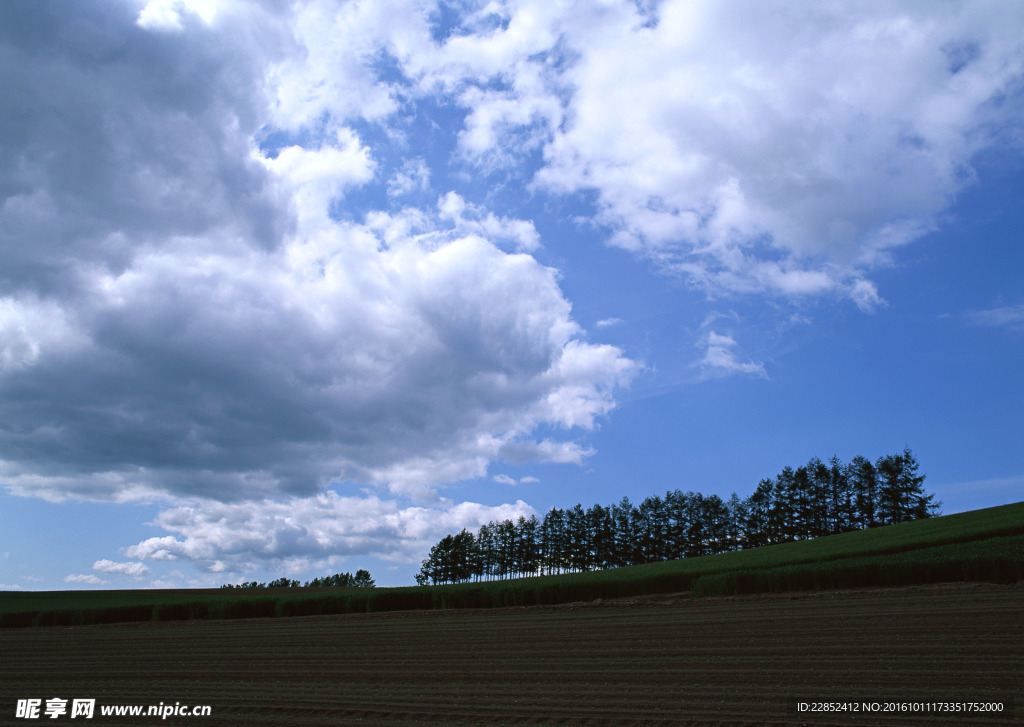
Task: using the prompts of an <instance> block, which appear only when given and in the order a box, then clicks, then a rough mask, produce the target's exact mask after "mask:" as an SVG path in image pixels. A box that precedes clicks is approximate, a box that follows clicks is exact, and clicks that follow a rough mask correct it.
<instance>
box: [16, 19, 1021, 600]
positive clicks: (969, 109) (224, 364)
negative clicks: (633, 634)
mask: <svg viewBox="0 0 1024 727" xmlns="http://www.w3.org/2000/svg"><path fill="white" fill-rule="evenodd" d="M1022 31H1024V6H1020V5H1019V4H1016V3H1006V2H996V3H956V2H935V3H929V4H924V5H923V4H921V3H899V2H896V3H889V4H886V5H884V6H883V5H864V4H863V3H834V4H830V5H828V6H827V7H826V6H813V5H810V4H804V3H797V4H793V3H777V4H776V3H758V4H756V5H751V4H750V3H746V2H722V1H720V0H716V1H715V2H672V1H670V0H665V1H663V2H628V1H626V0H609V1H608V2H603V3H588V4H577V5H571V4H560V3H551V2H547V1H546V0H545V1H540V0H536V1H533V0H523V1H522V2H459V3H451V2H429V1H427V0H421V1H413V0H407V1H398V0H395V1H394V2H391V1H389V2H299V3H287V2H265V3H258V2H246V3H240V2H228V1H225V2H202V3H200V2H187V1H181V0H152V1H151V2H104V3H90V2H83V3H75V4H73V5H71V4H67V3H45V2H39V3H31V4H29V3H21V4H4V5H0V90H2V92H3V97H4V99H5V107H4V110H3V111H2V112H0V255H2V258H0V260H2V264H0V409H2V411H0V588H4V589H26V590H29V589H63V588H147V587H187V586H211V585H219V584H221V583H225V582H238V581H240V580H251V579H257V580H267V579H270V578H274V577H278V576H281V575H287V576H289V577H292V578H298V579H303V580H305V579H310V578H313V577H315V576H320V575H324V574H329V573H334V572H341V571H350V572H354V571H355V570H357V569H359V568H368V569H369V570H370V571H371V572H372V573H373V575H374V576H375V578H376V580H377V583H378V584H380V585H407V584H411V583H412V576H413V574H414V573H415V572H416V571H417V570H418V567H419V562H420V560H421V559H422V558H423V557H424V556H425V554H426V551H427V550H428V549H429V547H430V545H431V544H433V543H434V542H436V541H437V540H438V539H439V538H440V537H442V536H443V535H444V534H446V533H448V532H454V531H458V530H459V529H461V528H463V527H466V528H471V529H472V528H475V527H478V526H479V525H480V524H483V523H485V522H488V521H490V520H499V519H504V518H506V517H517V516H519V515H529V514H531V513H537V514H542V513H544V512H545V511H546V510H548V509H550V508H551V507H571V506H572V505H574V504H576V503H577V502H579V503H582V504H583V505H584V506H588V505H590V504H593V503H602V504H609V503H612V502H615V501H617V500H619V499H620V498H621V497H623V496H628V497H630V498H631V499H633V500H634V501H635V502H637V501H640V500H642V499H643V498H644V497H646V496H648V495H652V494H661V493H664V492H665V491H666V490H669V489H674V488H681V489H684V490H696V491H700V492H703V493H705V494H711V493H718V494H720V495H722V496H725V497H727V496H728V495H729V493H731V492H734V491H735V492H737V493H738V494H740V495H741V496H746V495H747V494H749V493H750V492H751V491H752V490H753V488H754V487H755V485H756V483H757V481H758V480H759V479H761V478H762V477H768V476H773V475H775V474H776V473H778V471H779V470H780V469H781V468H782V467H784V466H786V465H792V466H796V465H800V464H803V463H805V462H807V460H808V459H810V458H812V457H821V458H828V457H831V456H832V455H837V456H839V457H840V458H841V459H843V460H849V459H850V458H852V457H854V456H855V455H864V456H867V457H869V458H872V459H873V458H875V457H878V456H879V455H882V454H888V453H893V452H897V451H901V450H902V449H903V448H904V447H910V448H911V449H912V450H913V451H914V453H915V454H916V455H917V456H918V459H919V461H920V463H921V468H922V472H924V473H925V474H926V475H927V480H926V486H927V487H928V488H929V489H930V490H931V491H933V492H935V493H936V494H937V496H938V499H941V500H942V501H943V503H944V506H943V509H944V512H947V513H952V512H959V511H963V510H969V509H974V508H980V507H987V506H992V505H998V504H1004V503H1009V502H1016V501H1019V500H1020V499H1021V494H1020V493H1021V492H1022V491H1024V448H1022V447H1021V446H1020V441H1021V435H1022V434H1024V426H1022V424H1024V422H1022V417H1021V412H1022V411H1024V386H1022V384H1021V375H1020V370H1021V362H1022V361H1024V286H1022V283H1021V281H1022V280H1024V255H1022V253H1021V240H1022V238H1021V230H1022V229H1024V127H1022V124H1021V119H1022V118H1024V41H1022V40H1021V38H1024V32H1022Z"/></svg>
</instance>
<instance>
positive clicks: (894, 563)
mask: <svg viewBox="0 0 1024 727" xmlns="http://www.w3.org/2000/svg"><path fill="white" fill-rule="evenodd" d="M1021 580H1024V536H1020V535H1016V536H1010V537H1002V538H992V539H989V540H985V541H981V542H977V543H974V544H971V545H970V546H967V545H963V544H957V545H947V546H939V547H935V548H923V549H921V550H916V551H910V552H906V553H901V554H898V555H892V556H887V557H873V558H848V559H845V560H834V561H826V562H822V563H810V564H803V565H792V566H782V567H778V568H772V569H769V570H741V571H732V572H727V573H716V574H709V575H705V576H701V577H700V578H698V579H696V581H694V583H693V587H692V593H693V595H694V596H732V595H741V594H750V593H779V592H786V591H812V590H833V589H838V588H863V587H872V586H902V585H920V584H925V583H952V582H965V581H978V582H986V583H1016V582H1018V581H1021Z"/></svg>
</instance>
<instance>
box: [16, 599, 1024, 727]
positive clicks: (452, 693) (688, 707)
mask: <svg viewBox="0 0 1024 727" xmlns="http://www.w3.org/2000/svg"><path fill="white" fill-rule="evenodd" d="M52 697H61V698H64V699H68V700H71V699H75V698H95V699H96V705H97V706H96V716H95V717H94V719H93V720H91V722H89V721H87V720H85V719H83V718H81V717H78V718H75V719H71V718H70V717H69V716H67V715H64V716H61V717H58V718H56V719H47V718H46V716H45V714H44V715H42V716H41V717H40V719H38V720H25V719H17V718H16V717H15V705H16V702H17V700H18V699H25V698H39V699H42V700H43V705H44V707H45V703H46V700H47V699H49V698H52ZM1022 697H1024V588H1022V587H1021V585H1019V584H1018V585H1017V586H995V585H980V584H959V585H945V586H934V587H914V588H902V589H885V590H882V589H871V590H857V591H840V592H834V593H809V594H787V595H773V596H763V597H738V598H708V599H690V598H687V597H685V596H684V595H677V596H663V597H652V598H643V599H634V600H622V601H609V602H604V603H591V604H576V605H574V606H559V607H554V606H552V607H536V608H527V609H500V610H480V611H470V610H464V611H434V612H394V613H379V614H366V615H347V616H317V617H308V618H294V619H266V620H244V621H219V622H217V621H203V622H196V621H193V622H170V623H136V624H122V625H109V626H82V627H73V628H59V627H55V628H36V629H29V628H25V629H5V630H2V631H0V698H2V701H0V723H2V724H20V725H27V724H33V723H34V724H68V723H74V724H93V725H106V724H111V725H116V724H123V725H144V724H158V725H171V724H174V725H188V726H189V727H214V726H221V725H275V726H277V725H303V726H306V725H310V726H316V725H346V726H347V725H411V724H445V725H448V724H454V725H457V724H465V725H477V724H479V725H566V726H568V725H594V726H597V725H665V726H666V727H667V726H669V725H672V726H675V725H702V726H711V725H766V724H769V725H789V724H794V725H797V724H836V725H854V724H867V725H879V726H881V725H902V724H915V725H918V724H919V725H932V724H984V725H997V724H1024V720H1021V719H1020V716H1019V715H1016V716H1014V715H1011V714H1008V713H1006V712H1004V713H1003V714H1002V715H995V716H992V715H990V716H969V715H967V714H964V713H960V714H947V715H942V714H936V713H931V714H917V715H914V714H908V713H903V714H891V713H889V714H887V713H884V712H876V713H871V714H867V713H864V712H860V713H857V714H817V715H812V714H807V713H803V714H800V713H798V712H797V709H796V703H797V702H798V701H802V702H808V703H813V702H821V701H831V702H850V701H856V702H858V703H862V702H868V703H879V704H880V707H879V708H880V709H884V708H885V703H887V702H907V701H913V702H954V701H959V702H963V701H971V702H985V701H991V700H994V699H999V700H1008V699H1013V700H1015V701H1016V703H1017V706H1018V710H1019V709H1020V708H1022V707H1024V704H1022V703H1021V702H1022ZM161 702H163V703H164V704H165V705H171V704H175V703H176V702H180V703H181V704H185V705H210V707H211V710H212V714H211V716H209V717H198V716H196V717H193V716H189V717H169V718H168V719H166V720H161V719H159V718H153V717H149V718H147V717H127V716H125V717H118V718H115V717H109V718H104V717H101V715H100V706H101V705H118V704H122V705H145V706H148V705H151V704H152V705H156V704H159V703H161Z"/></svg>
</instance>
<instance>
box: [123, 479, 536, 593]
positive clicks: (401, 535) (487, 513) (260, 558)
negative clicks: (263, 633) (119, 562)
mask: <svg viewBox="0 0 1024 727" xmlns="http://www.w3.org/2000/svg"><path fill="white" fill-rule="evenodd" d="M531 514H535V513H534V510H533V509H532V508H531V507H530V506H529V505H527V504H526V503H524V502H523V501H521V500H519V501H517V502H515V503H514V504H505V505H499V506H485V505H481V504H477V503H473V502H462V503H457V504H456V503H452V502H450V501H447V500H445V501H442V502H440V503H438V504H437V505H436V506H434V507H417V506H407V507H403V506H401V505H400V504H399V503H398V502H397V501H395V500H382V499H380V498H378V497H376V496H369V497H343V496H341V495H338V494H337V493H335V492H333V491H329V492H326V493H321V494H319V495H316V496H314V497H308V498H293V499H290V500H288V501H286V502H273V501H262V502H244V503H232V504H224V503H217V502H208V501H207V502H201V503H199V502H197V503H194V504H191V505H188V506H182V507H177V508H173V509H170V510H165V511H163V512H161V513H160V514H159V515H158V516H157V518H156V521H155V523H154V524H155V525H158V526H159V527H161V528H163V529H164V530H166V531H169V532H171V533H173V535H166V536H160V537H154V538H149V539H147V540H144V541H142V542H140V543H138V544H136V545H133V546H130V547H128V548H127V549H126V551H125V552H126V554H127V555H128V557H129V558H137V559H148V560H156V561H191V562H193V563H195V564H196V565H198V566H200V567H205V568H206V569H207V570H210V571H212V572H217V573H222V572H232V573H237V572H245V571H246V570H247V569H251V568H252V567H254V566H255V565H257V564H264V565H267V564H269V566H271V567H274V568H276V567H279V566H281V565H283V564H285V563H289V562H290V563H291V565H292V568H291V571H290V572H303V570H304V569H305V568H308V566H309V563H310V562H311V561H312V560H316V559H324V558H336V559H337V558H346V557H350V556H354V555H369V556H374V557H377V558H381V559H384V560H392V561H397V562H403V563H406V562H415V561H417V560H418V559H419V558H420V557H422V553H423V552H424V551H425V550H426V549H427V548H429V547H430V545H432V544H433V543H434V542H435V541H436V540H437V539H438V538H439V537H441V536H443V535H444V534H446V533H449V532H455V531H458V530H461V529H462V528H470V529H472V528H476V527H479V526H480V525H483V524H484V523H487V522H490V521H491V520H504V519H507V518H513V519H515V518H517V517H519V516H520V515H526V516H529V515H531ZM335 562H340V561H335Z"/></svg>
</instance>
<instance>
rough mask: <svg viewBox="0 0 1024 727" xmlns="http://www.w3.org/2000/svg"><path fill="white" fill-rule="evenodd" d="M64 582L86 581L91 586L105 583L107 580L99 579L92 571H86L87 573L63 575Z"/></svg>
mask: <svg viewBox="0 0 1024 727" xmlns="http://www.w3.org/2000/svg"><path fill="white" fill-rule="evenodd" d="M64 582H65V583H88V584H89V585H92V586H100V585H103V584H105V583H108V581H105V580H103V579H101V578H100V577H99V576H97V575H95V574H93V573H88V574H83V573H77V574H72V575H69V576H65V577H64Z"/></svg>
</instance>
